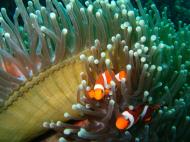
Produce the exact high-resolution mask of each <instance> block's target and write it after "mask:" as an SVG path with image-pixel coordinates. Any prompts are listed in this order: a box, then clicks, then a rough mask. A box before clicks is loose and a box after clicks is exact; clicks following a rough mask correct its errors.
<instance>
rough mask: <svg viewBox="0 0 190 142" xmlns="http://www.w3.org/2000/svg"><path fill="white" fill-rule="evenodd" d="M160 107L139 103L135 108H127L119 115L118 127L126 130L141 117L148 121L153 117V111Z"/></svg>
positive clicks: (145, 121)
mask: <svg viewBox="0 0 190 142" xmlns="http://www.w3.org/2000/svg"><path fill="white" fill-rule="evenodd" d="M158 108H160V105H154V106H148V105H138V106H136V107H135V108H134V109H133V110H130V109H129V108H127V109H126V110H125V111H124V112H122V114H121V115H120V116H118V117H117V119H116V123H115V125H116V127H117V129H119V130H125V129H129V128H131V127H132V126H133V125H134V124H136V123H137V122H138V120H139V119H141V120H142V121H143V122H144V123H148V122H150V121H151V119H152V113H153V112H154V111H155V110H156V109H158Z"/></svg>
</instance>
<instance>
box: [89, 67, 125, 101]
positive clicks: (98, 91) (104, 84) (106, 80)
mask: <svg viewBox="0 0 190 142" xmlns="http://www.w3.org/2000/svg"><path fill="white" fill-rule="evenodd" d="M114 77H115V79H116V80H117V81H118V82H121V80H122V79H123V78H126V72H125V71H120V72H119V73H117V74H116V75H115V73H114V72H113V71H108V70H106V71H105V72H103V73H101V74H100V75H99V76H98V78H97V80H96V83H95V85H94V88H93V89H91V90H89V91H87V96H89V97H90V98H91V99H95V100H101V99H102V98H103V97H104V96H105V95H108V94H109V93H110V89H111V87H110V84H111V81H112V80H113V78H114Z"/></svg>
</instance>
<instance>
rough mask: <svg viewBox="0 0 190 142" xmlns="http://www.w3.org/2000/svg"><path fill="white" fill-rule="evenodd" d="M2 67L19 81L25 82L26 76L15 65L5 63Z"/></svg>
mask: <svg viewBox="0 0 190 142" xmlns="http://www.w3.org/2000/svg"><path fill="white" fill-rule="evenodd" d="M1 67H2V69H3V70H4V71H6V72H7V73H9V74H11V75H12V76H14V77H16V78H17V79H19V80H25V79H26V78H25V76H24V74H23V73H22V72H21V71H20V70H19V68H18V67H17V66H16V65H15V64H14V63H8V62H6V63H3V64H1Z"/></svg>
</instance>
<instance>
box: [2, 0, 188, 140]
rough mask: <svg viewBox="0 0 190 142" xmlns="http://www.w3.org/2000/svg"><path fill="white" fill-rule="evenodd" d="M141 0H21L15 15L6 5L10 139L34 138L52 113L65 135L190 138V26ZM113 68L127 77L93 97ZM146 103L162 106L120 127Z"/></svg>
mask: <svg viewBox="0 0 190 142" xmlns="http://www.w3.org/2000/svg"><path fill="white" fill-rule="evenodd" d="M136 1H137V6H138V8H134V7H133V4H132V3H131V2H130V1H129V0H126V1H125V0H118V1H111V2H108V0H105V1H104V0H96V1H94V2H92V1H91V0H89V1H86V2H85V6H84V5H82V4H81V3H80V1H78V0H70V1H69V0H62V2H59V1H57V0H47V1H46V7H45V6H42V5H41V4H40V2H39V0H33V1H28V5H27V6H26V7H25V6H24V4H23V2H22V0H15V2H16V5H17V8H16V11H15V14H14V16H13V22H12V21H11V20H10V19H9V17H8V16H7V14H6V10H5V9H4V8H2V9H1V14H0V23H1V26H0V47H1V48H0V63H1V64H0V65H1V68H0V79H1V80H0V103H1V107H0V110H1V112H0V141H19V142H20V141H27V140H29V139H31V138H32V137H34V136H36V135H38V134H40V133H42V132H44V131H45V129H44V128H42V122H44V121H47V122H44V123H43V126H44V127H47V128H53V129H55V130H56V131H58V132H59V134H60V135H62V137H61V138H60V141H66V140H73V141H91V140H92V141H94V140H95V141H107V142H109V141H118V142H119V141H133V140H135V141H137V142H138V141H155V142H156V141H165V142H167V141H187V140H188V137H189V129H188V127H189V123H190V116H189V115H190V114H189V112H188V109H189V107H190V106H189V101H190V98H189V89H190V88H189V81H190V80H189V69H190V61H189V55H190V49H189V44H190V43H189V42H190V40H189V38H190V29H189V25H185V26H183V25H181V26H180V28H179V30H178V31H176V30H175V28H174V24H173V23H172V22H171V21H170V20H168V18H167V16H166V15H167V14H166V11H164V12H162V13H161V14H160V13H159V12H158V10H157V8H156V6H155V5H154V4H153V5H151V7H150V8H151V9H147V8H144V9H143V8H142V5H141V2H140V0H136ZM79 58H80V59H81V61H80V60H79ZM105 70H109V71H111V70H114V72H119V71H120V70H126V72H127V78H126V80H122V82H121V84H120V86H119V87H118V86H117V87H116V86H115V82H114V81H113V82H112V85H111V91H112V95H111V96H109V97H106V98H105V99H103V100H102V101H100V102H97V101H95V100H91V99H90V98H88V97H87V96H86V95H85V91H86V89H88V88H92V87H93V86H94V83H95V80H96V78H97V76H98V74H99V73H101V72H104V71H105ZM81 72H82V73H81ZM79 73H81V74H80V75H81V76H79ZM79 78H81V79H82V81H81V83H80V80H79ZM77 88H78V91H77ZM76 92H77V93H76ZM76 94H77V95H76ZM76 102H77V104H75V103H76ZM73 103H74V104H73ZM141 103H147V104H150V105H153V104H160V105H162V107H161V108H160V110H157V111H156V112H155V113H154V114H153V119H152V121H151V123H149V124H146V125H145V124H144V123H141V122H139V123H137V124H135V125H134V126H133V127H132V128H130V129H129V130H126V131H122V132H121V131H119V130H117V129H116V127H115V120H116V117H117V115H118V113H121V112H122V111H123V110H124V109H125V108H126V107H135V106H136V105H138V104H141ZM72 104H73V105H72ZM71 105H72V107H71ZM63 113H64V117H65V118H64V117H63ZM68 119H71V120H75V121H78V120H85V121H84V122H85V123H84V125H82V126H76V125H75V124H69V123H65V121H66V120H68ZM52 120H55V121H57V122H54V121H52ZM58 120H60V121H58ZM164 131H165V132H166V133H164V134H163V132H164Z"/></svg>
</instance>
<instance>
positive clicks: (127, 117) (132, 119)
mask: <svg viewBox="0 0 190 142" xmlns="http://www.w3.org/2000/svg"><path fill="white" fill-rule="evenodd" d="M122 115H123V116H124V117H125V119H126V120H127V119H128V120H129V126H128V127H127V128H126V129H129V128H130V127H131V126H133V124H134V122H135V118H134V116H133V115H132V114H131V113H129V112H128V111H124V112H123V113H122Z"/></svg>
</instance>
